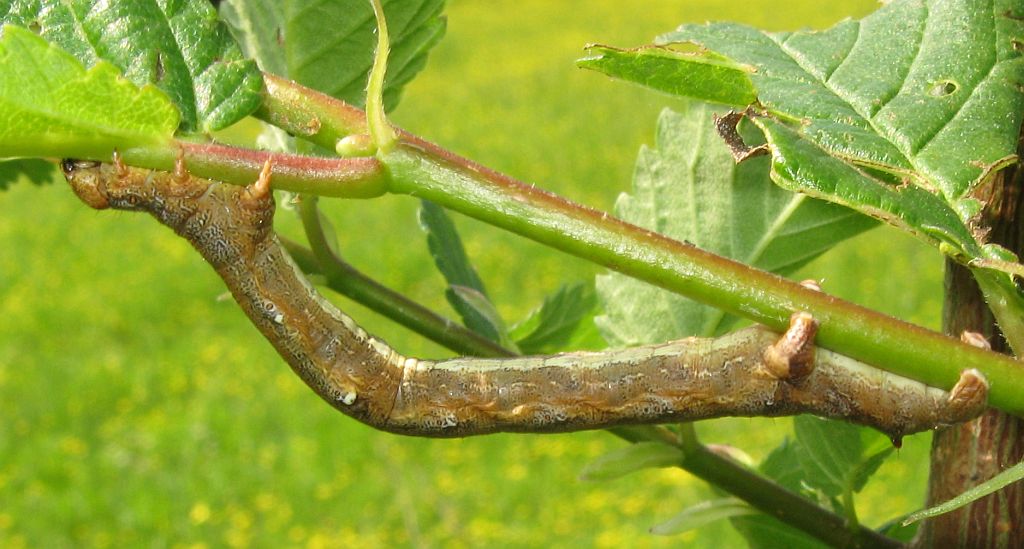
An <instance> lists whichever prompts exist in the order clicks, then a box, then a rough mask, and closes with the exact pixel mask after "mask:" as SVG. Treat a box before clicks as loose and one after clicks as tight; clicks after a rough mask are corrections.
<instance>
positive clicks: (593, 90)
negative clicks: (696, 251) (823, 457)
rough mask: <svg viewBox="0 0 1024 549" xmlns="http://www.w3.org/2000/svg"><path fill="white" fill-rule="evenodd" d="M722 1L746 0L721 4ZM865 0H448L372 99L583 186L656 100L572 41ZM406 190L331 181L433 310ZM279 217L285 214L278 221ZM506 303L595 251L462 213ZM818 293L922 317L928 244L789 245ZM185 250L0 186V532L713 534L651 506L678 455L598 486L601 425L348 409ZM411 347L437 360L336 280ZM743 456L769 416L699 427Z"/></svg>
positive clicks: (850, 8) (118, 216) (533, 172)
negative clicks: (417, 57)
mask: <svg viewBox="0 0 1024 549" xmlns="http://www.w3.org/2000/svg"><path fill="white" fill-rule="evenodd" d="M740 6H742V7H740ZM874 7H875V3H874V2H871V1H867V0H858V1H844V2H831V3H820V2H817V1H812V0H799V1H793V2H787V3H786V6H785V8H781V7H780V5H779V4H778V3H777V2H770V1H767V0H757V1H751V2H746V3H742V4H736V3H732V2H725V1H721V0H706V1H705V0H701V1H697V0H688V1H675V2H669V1H645V2H633V3H629V4H628V6H627V5H625V4H623V3H621V2H612V1H604V0H602V1H594V0H590V1H586V2H583V1H561V2H546V1H539V0H525V1H524V0H520V1H517V2H511V1H504V0H502V1H493V0H489V1H469V0H453V1H451V2H450V6H449V8H448V10H447V12H448V17H449V31H448V36H447V37H446V39H445V41H444V42H443V43H442V44H441V45H440V46H439V47H438V48H437V49H436V50H435V51H434V53H433V54H432V56H431V59H430V62H429V64H428V67H427V69H426V70H425V72H424V73H423V74H422V75H421V76H420V77H419V78H418V79H417V80H416V81H415V82H414V83H413V85H412V86H411V87H410V88H409V89H408V90H407V93H406V94H405V97H404V99H403V101H402V105H401V106H400V108H399V109H398V111H397V112H396V113H394V119H395V120H396V121H397V122H398V123H399V124H400V125H402V126H404V127H405V128H407V129H409V130H411V131H413V132H415V133H418V134H420V135H423V136H425V137H427V138H429V139H431V140H435V141H437V142H439V143H440V144H442V145H444V146H446V147H449V148H451V149H453V150H455V151H457V152H459V153H461V154H464V155H466V156H469V157H470V158H473V159H475V160H478V161H481V162H483V163H484V164H487V165H490V166H492V167H494V168H497V169H500V170H503V171H506V172H508V173H510V174H512V175H515V176H517V177H519V178H521V179H523V180H526V181H530V182H535V183H536V184H538V185H540V186H542V187H545V188H547V189H551V190H553V191H555V192H558V193H560V194H563V195H566V196H569V197H571V198H573V199H575V200H578V201H581V202H584V203H586V204H589V205H592V206H595V207H598V208H602V209H610V208H611V206H612V204H613V202H614V199H615V197H616V196H617V195H618V194H619V193H620V192H624V191H627V190H628V189H629V185H630V174H631V171H632V166H633V160H634V158H635V155H636V151H637V149H638V147H639V146H640V145H641V144H642V143H650V142H651V141H652V140H653V130H654V122H655V118H656V115H657V113H658V112H659V111H660V110H661V109H662V108H664V107H666V106H671V105H672V104H673V102H672V100H671V99H669V98H667V97H664V96H661V95H658V94H654V93H650V92H646V91H644V90H640V89H637V88H633V87H630V86H628V85H626V84H622V83H617V82H612V81H610V80H609V79H607V78H605V77H603V76H600V75H597V74H594V73H588V72H583V71H580V70H577V69H575V68H574V67H573V61H574V60H575V59H576V58H578V57H579V56H580V55H581V53H582V52H581V47H582V46H583V45H584V44H585V43H588V42H602V43H609V44H617V45H624V46H630V45H638V44H641V43H645V42H647V41H649V40H650V39H651V38H652V37H653V36H654V35H656V34H659V33H661V32H665V31H668V30H671V29H672V28H674V27H675V26H676V25H677V24H679V23H682V22H692V21H703V20H708V19H729V20H737V21H741V22H745V23H749V24H753V25H758V26H761V27H764V28H769V29H775V30H782V29H795V28H803V27H814V28H823V27H825V26H828V25H830V24H832V23H834V22H836V21H838V20H839V19H841V18H842V17H844V16H861V15H864V14H866V13H867V12H869V11H870V10H872V9H874ZM415 209H416V204H415V201H413V200H410V199H408V198H404V197H385V198H381V199H375V200H372V201H366V202H356V201H351V202H342V201H334V202H331V203H329V204H328V205H327V210H328V211H329V212H330V213H331V214H332V218H333V220H334V224H335V225H336V227H337V230H338V234H339V237H340V239H341V241H342V247H343V249H344V252H345V255H346V257H347V258H348V259H350V260H351V261H352V262H353V263H354V264H356V265H357V266H359V267H360V268H362V269H364V270H365V271H367V272H369V273H372V274H373V275H374V276H376V277H378V278H379V279H380V280H382V281H384V282H385V283H387V284H388V285H390V286H392V287H395V288H397V289H400V290H402V291H403V292H406V293H408V294H410V295H412V296H414V297H415V298H416V299H418V300H420V301H422V302H424V303H426V304H429V305H431V306H432V307H435V308H436V309H438V310H441V311H443V312H444V313H445V314H452V313H451V311H450V310H448V309H447V307H446V305H445V304H444V300H443V297H442V293H441V292H442V290H443V283H442V280H441V278H440V277H439V276H438V275H437V274H436V273H435V272H434V271H433V269H432V267H430V262H429V258H428V255H427V252H426V246H425V245H424V239H423V237H422V235H421V234H420V232H419V229H418V228H417V225H416V219H415ZM278 217H279V219H278V224H279V228H280V229H281V230H282V231H283V232H286V233H291V234H297V233H295V230H296V228H297V225H296V223H295V220H294V219H293V218H292V216H290V215H289V214H287V213H282V214H281V215H279V216H278ZM457 222H458V223H459V225H460V228H462V230H463V234H464V237H465V239H466V245H467V248H468V250H469V252H470V254H471V256H472V257H473V258H474V261H475V262H476V265H477V266H478V269H479V270H480V273H481V275H482V276H483V278H484V279H485V281H486V283H487V284H488V286H489V289H490V291H491V293H492V295H493V297H494V298H495V301H496V302H497V303H498V306H499V309H500V310H501V312H502V313H503V314H504V315H505V317H506V318H507V319H509V320H512V321H514V320H516V319H519V318H521V317H522V316H523V315H525V314H526V313H527V312H528V311H529V310H530V309H531V308H533V307H534V306H535V305H536V304H537V303H539V301H540V300H541V299H542V297H543V296H544V295H545V294H547V293H549V292H551V291H553V290H554V289H555V288H557V286H558V285H559V284H560V283H561V282H564V281H572V280H581V279H586V278H590V277H592V276H593V275H594V274H596V273H597V272H599V271H598V269H597V268H595V267H593V266H591V265H589V264H587V263H585V262H582V261H579V260H575V259H571V258H567V257H566V256H563V255H561V254H558V253H556V252H553V251H550V250H548V249H545V248H543V247H541V246H539V245H535V244H531V243H529V242H525V241H523V240H521V239H519V238H516V237H513V236H511V235H508V234H505V233H503V232H501V231H498V230H496V229H493V228H490V227H487V226H484V225H482V224H479V223H476V222H473V221H469V220H466V219H463V218H457ZM798 277H814V278H818V279H824V286H825V289H826V290H827V291H829V292H832V293H835V294H838V295H840V296H843V297H846V298H849V299H852V300H854V301H857V302H860V303H863V304H866V305H869V306H872V307H875V308H878V309H881V310H884V311H887V312H890V313H892V314H895V315H897V316H900V317H903V318H906V319H908V320H911V321H914V322H917V323H920V324H924V325H927V326H929V327H937V326H938V323H939V311H940V305H941V303H940V299H941V297H940V296H941V261H940V259H939V258H938V256H937V254H935V253H933V252H932V251H930V250H928V249H925V248H923V247H922V246H920V245H918V244H917V243H915V242H913V241H910V240H909V239H907V238H905V237H903V236H901V235H899V234H897V233H895V232H894V231H891V230H888V229H877V230H874V231H872V232H870V233H868V234H866V235H864V236H862V237H860V238H858V239H856V240H854V241H852V242H849V243H846V244H843V245H841V246H840V247H838V248H837V249H836V250H834V251H832V252H830V253H829V254H828V255H827V256H825V257H823V258H822V259H820V260H818V261H816V262H814V263H813V264H811V265H809V266H807V267H806V268H805V269H804V270H803V271H802V272H801V273H800V274H799V275H798ZM223 294H224V289H223V286H222V284H221V282H220V281H219V280H218V279H217V278H216V276H215V275H214V274H213V272H212V270H211V269H210V268H209V267H208V266H207V265H206V264H204V263H203V262H202V260H201V259H200V258H199V256H198V255H197V254H195V253H194V252H193V251H192V250H191V249H190V248H189V247H188V245H187V244H186V243H185V242H183V241H181V240H179V239H177V238H176V237H174V236H173V235H172V234H171V233H170V232H169V231H167V230H166V229H164V228H162V227H160V226H158V225H157V224H156V223H154V222H153V221H152V220H151V219H149V218H147V217H145V216H141V215H131V214H126V213H97V212H94V211H92V210H89V209H87V208H86V207H84V206H83V205H82V204H80V203H79V202H78V201H77V199H75V198H74V197H73V195H72V194H71V193H70V192H68V189H67V188H66V186H65V185H62V184H58V185H51V186H46V187H43V188H36V187H32V186H30V185H26V184H21V185H15V186H14V187H13V188H12V189H11V190H9V191H8V192H5V193H0V319H2V320H0V546H2V547H9V548H16V547H109V546H116V547H125V546H145V547H220V546H230V547H283V546H295V547H347V546H352V545H356V544H358V545H360V546H365V547H394V546H401V547H481V546H525V547H531V546H532V547H548V546H592V547H621V546H630V547H662V546H665V547H667V546H678V545H679V544H680V543H681V542H688V543H689V544H692V545H693V546H726V545H734V544H735V543H738V542H739V538H738V537H737V536H736V535H735V534H734V533H732V532H731V530H730V529H729V528H728V527H727V526H725V525H718V526H713V527H710V528H708V529H706V530H704V531H702V532H699V533H691V534H687V535H685V536H682V537H676V538H657V537H653V536H650V535H649V534H647V529H648V528H649V527H650V526H651V525H653V524H655V523H658V522H661V521H664V520H666V519H668V518H669V517H671V516H672V515H673V514H675V513H676V512H678V511H680V510H682V509H683V508H685V507H686V506H688V505H690V504H692V503H695V502H697V501H699V500H701V499H703V498H705V497H707V496H708V495H709V494H710V490H709V489H708V488H707V486H706V485H704V484H703V483H702V482H701V481H698V480H695V479H693V478H692V477H690V476H689V475H688V474H686V473H684V472H681V471H677V470H657V471H648V472H644V473H640V474H636V475H633V476H632V477H627V478H625V479H622V480H619V481H615V482H606V483H583V482H580V481H578V480H577V476H578V473H579V471H580V469H581V468H582V467H583V466H584V465H585V464H586V463H588V462H589V461H591V460H592V459H594V458H595V457H597V456H599V455H601V454H603V453H605V452H608V451H610V450H613V449H615V448H618V447H621V446H622V444H623V443H622V442H620V441H618V440H617V439H615V438H613V437H611V436H609V435H606V434H604V433H600V432H593V433H578V434H571V435H557V436H522V435H517V436H512V435H497V436H489V437H481V438H474V439H466V440H444V441H435V440H420V439H411V438H401V437H396V436H393V435H388V434H384V433H378V432H374V431H371V430H370V429H368V428H365V427H363V426H361V425H359V424H356V423H355V422H353V421H351V420H348V419H347V418H345V417H343V416H341V415H339V414H337V413H336V412H334V411H333V410H332V409H330V408H329V407H328V406H326V405H324V404H323V403H322V402H320V401H319V399H318V398H317V397H316V396H315V395H313V393H312V392H310V391H309V390H308V389H306V388H305V387H304V386H303V385H302V384H301V382H300V381H299V380H298V379H297V378H296V377H295V376H294V375H293V374H292V373H291V372H290V370H289V369H288V368H287V367H286V365H285V364H283V362H282V361H281V360H280V359H279V358H278V357H277V356H276V354H275V353H274V352H273V350H272V349H271V347H270V345H269V344H268V343H266V342H265V341H264V340H263V339H262V338H261V337H260V336H259V334H258V333H257V332H256V330H255V329H254V328H253V327H252V326H251V325H249V324H248V323H247V321H246V320H245V319H244V318H243V316H242V315H241V313H240V311H239V310H238V308H237V307H236V306H235V305H234V304H233V303H232V302H230V301H229V300H227V301H226V300H224V299H222V297H223ZM331 298H332V299H334V300H336V301H337V302H338V303H339V305H340V306H341V307H342V309H344V310H346V311H349V312H350V313H351V314H352V315H353V316H354V317H355V318H357V319H358V320H359V321H360V322H361V323H362V324H363V325H364V326H366V327H367V328H368V329H369V330H370V331H371V332H373V333H376V334H379V335H381V336H383V337H384V338H385V339H387V340H388V341H389V342H391V343H392V344H393V345H394V346H395V347H397V348H398V349H399V350H401V351H403V352H405V353H408V354H414V355H417V356H427V357H439V356H446V355H447V353H446V351H445V350H443V349H441V348H439V347H437V346H436V345H432V344H430V343H428V342H424V341H423V340H422V339H420V338H418V337H416V336H415V335H413V334H410V333H409V332H407V331H405V330H403V329H401V328H396V327H395V326H393V325H391V324H390V323H388V322H387V321H386V320H384V319H381V318H380V317H378V316H377V315H375V314H374V313H372V312H370V311H367V310H365V309H363V308H361V307H359V306H356V305H354V304H351V303H349V302H347V301H346V300H344V299H343V298H339V297H337V296H331ZM700 431H701V433H702V436H703V438H704V440H706V441H708V442H718V443H729V444H733V445H736V446H739V447H741V448H743V449H744V450H745V451H747V452H748V453H750V454H751V455H752V456H754V457H755V458H760V457H762V456H764V455H765V453H766V452H767V451H768V450H769V449H771V448H772V447H773V446H774V445H775V444H777V443H778V442H779V441H780V440H781V439H782V438H783V437H784V436H786V435H787V434H789V433H790V422H789V421H788V420H766V419H736V420H720V421H713V422H705V423H702V424H701V425H700ZM928 443H929V437H928V436H927V435H924V436H916V437H911V438H909V439H908V440H907V441H906V446H905V448H904V449H903V450H902V451H901V452H900V453H899V454H897V455H896V456H895V457H894V458H892V459H890V460H889V462H887V463H886V465H884V466H883V467H882V469H881V471H880V472H879V474H878V476H877V480H875V481H874V482H872V483H871V484H869V486H868V488H867V490H865V492H864V493H862V494H861V495H860V496H859V497H858V502H859V506H858V510H859V512H860V514H861V516H862V517H863V519H864V521H865V522H866V523H868V524H871V525H877V524H879V523H880V522H881V521H882V520H884V519H885V518H888V517H892V516H894V515H896V514H898V513H902V512H907V511H910V510H913V509H916V508H917V507H918V506H919V505H920V503H921V501H922V494H923V490H924V481H925V476H926V474H927V463H926V461H925V459H926V454H927V446H928Z"/></svg>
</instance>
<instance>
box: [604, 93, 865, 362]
mask: <svg viewBox="0 0 1024 549" xmlns="http://www.w3.org/2000/svg"><path fill="white" fill-rule="evenodd" d="M713 114H714V111H713V110H712V109H711V108H709V107H706V106H703V105H700V104H697V103H694V104H692V105H690V106H689V108H688V109H687V110H686V111H685V112H684V113H681V114H678V113H675V112H672V111H665V112H664V113H663V114H662V116H661V118H660V119H659V121H658V134H657V144H656V147H655V148H653V149H650V148H644V149H642V150H641V151H640V155H639V158H638V160H637V167H636V171H635V173H634V191H633V193H632V194H631V195H622V196H620V197H619V200H618V201H617V202H616V205H615V213H616V215H618V216H619V217H621V218H623V219H625V220H627V221H630V222H632V223H635V224H638V225H640V226H643V227H646V228H649V229H651V230H654V231H657V232H659V233H662V234H665V235H667V236H670V237H673V238H675V239H677V240H686V241H689V242H691V243H693V244H695V245H697V246H699V247H701V248H703V249H706V250H709V251H712V252H715V253H718V254H721V255H725V256H727V257H731V258H733V259H737V260H740V261H743V262H745V263H748V264H753V265H754V266H757V267H761V268H764V269H767V270H772V271H775V272H780V273H787V272H791V271H793V270H794V269H796V268H798V267H799V266H801V265H803V264H805V263H806V262H807V261H810V260H811V259H813V258H814V257H816V256H818V255H819V254H821V253H822V252H824V251H825V250H827V249H829V248H830V247H832V246H833V245H835V244H836V243H837V242H839V241H841V240H843V239H845V238H848V237H850V236H853V235H855V234H858V233H859V232H861V231H863V230H865V229H867V228H869V227H872V226H874V222H873V221H871V220H870V219H868V218H866V217H864V216H862V215H859V214H857V213H856V212H853V211H851V210H848V209H846V208H842V207H839V206H836V205H833V204H827V203H825V202H820V201H817V200H813V199H810V198H807V197H805V196H802V195H797V194H793V193H790V192H787V191H784V190H782V189H779V188H778V187H776V186H775V185H772V183H771V181H770V180H769V179H768V167H767V165H766V164H767V159H765V158H764V157H760V158H752V159H749V160H747V161H744V162H742V163H740V164H739V165H737V164H736V163H735V161H734V160H733V157H732V154H731V152H730V150H729V148H728V147H727V146H726V145H725V144H724V143H723V142H722V140H721V138H720V137H719V135H718V134H717V132H716V130H715V129H714V124H713V121H712V115H713ZM597 289H598V294H599V295H600V297H601V300H602V302H603V304H604V308H605V316H603V317H598V318H597V323H598V326H599V327H600V328H601V330H602V333H603V335H604V336H605V338H606V339H607V340H608V341H609V343H612V344H616V345H635V344H641V343H651V342H655V341H666V340H670V339H676V338H679V337H683V336H689V335H695V334H699V335H704V334H713V333H716V332H719V331H721V330H722V329H723V328H724V327H725V326H726V324H727V322H726V319H725V318H724V315H723V314H722V313H721V312H719V311H718V310H716V309H714V308H712V307H708V306H704V305H698V304H697V303H695V302H693V301H691V300H688V299H686V298H683V297H680V296H678V295H675V294H672V293H669V292H665V291H663V290H660V289H657V288H654V287H653V286H650V285H647V284H644V283H641V282H638V281H635V280H633V279H630V278H628V277H625V276H623V275H619V274H608V275H602V276H599V277H598V279H597Z"/></svg>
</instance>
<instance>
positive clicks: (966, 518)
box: [917, 169, 1024, 547]
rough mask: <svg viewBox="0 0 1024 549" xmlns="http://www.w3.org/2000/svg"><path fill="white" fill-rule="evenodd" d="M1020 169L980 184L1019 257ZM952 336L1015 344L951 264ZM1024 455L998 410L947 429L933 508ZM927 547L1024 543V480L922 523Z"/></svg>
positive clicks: (993, 223)
mask: <svg viewBox="0 0 1024 549" xmlns="http://www.w3.org/2000/svg"><path fill="white" fill-rule="evenodd" d="M1022 175H1024V174H1022V170H1020V169H1009V170H1006V171H1004V172H1003V173H1002V174H1000V175H999V176H997V177H996V178H995V180H994V181H993V182H992V184H991V186H986V188H984V189H981V190H980V191H981V194H982V196H979V198H982V199H983V200H985V201H986V202H987V203H988V205H987V207H986V209H985V212H984V214H983V215H984V222H985V223H986V224H987V225H988V226H989V227H991V230H992V232H991V241H992V242H995V243H998V244H1001V245H1003V246H1005V247H1006V248H1008V249H1010V250H1012V251H1014V252H1015V253H1017V254H1018V255H1019V254H1020V253H1021V252H1022V251H1024V223H1022V222H1021V219H1020V214H1021V213H1022V212H1024V210H1022V208H1021V207H1022V205H1024V193H1022ZM943 328H944V330H945V331H946V333H950V334H959V333H961V332H963V331H964V330H970V331H972V332H979V333H981V334H983V335H984V336H985V337H986V339H988V341H989V342H990V343H991V344H992V348H993V350H996V351H1000V352H1004V353H1009V346H1008V345H1007V343H1006V340H1005V339H1004V338H1003V336H1002V334H1000V333H999V329H998V327H997V326H996V325H995V322H994V320H993V317H992V313H991V311H990V310H989V308H988V306H987V305H986V304H985V300H984V298H983V296H982V293H981V290H980V289H979V288H978V284H977V283H976V282H975V280H974V278H973V276H972V275H971V273H970V271H968V270H967V269H965V268H963V267H961V266H959V265H957V264H955V263H953V262H951V261H947V262H946V302H945V310H944V314H943ZM1022 458H1024V422H1022V421H1021V419H1019V418H1016V417H1013V416H1010V415H1007V414H1005V413H1003V412H1000V411H997V410H989V411H988V412H986V413H985V414H984V415H982V416H981V417H979V418H977V419H975V420H973V421H970V422H967V423H963V424H960V425H955V426H952V427H948V428H945V429H941V430H939V431H937V432H936V433H935V438H934V439H933V441H932V455H931V474H930V477H929V486H928V503H927V505H928V506H929V507H931V506H934V505H937V504H939V503H942V502H944V501H947V500H949V499H951V498H953V497H955V496H957V495H959V494H961V493H963V492H964V491H965V490H967V489H969V488H971V487H973V486H976V485H978V484H981V483H982V482H985V481H986V480H988V479H990V478H992V477H993V476H995V475H996V474H998V473H999V472H1001V471H1003V470H1004V469H1006V468H1007V467H1010V466H1011V465H1014V464H1016V463H1018V462H1020V461H1021V459H1022ZM917 544H918V545H919V546H924V547H1021V546H1024V484H1021V483H1015V484H1011V485H1010V486H1007V487H1006V488H1004V489H1002V490H1000V491H998V492H996V493H994V494H992V495H989V496H987V497H985V498H982V499H980V500H978V501H976V502H974V503H973V504H971V505H968V506H966V507H962V508H960V509H958V510H956V511H953V512H951V513H947V514H945V515H940V516H938V517H935V518H932V519H930V520H928V521H926V522H925V523H924V525H923V526H922V531H921V533H920V535H919V536H918V539H917Z"/></svg>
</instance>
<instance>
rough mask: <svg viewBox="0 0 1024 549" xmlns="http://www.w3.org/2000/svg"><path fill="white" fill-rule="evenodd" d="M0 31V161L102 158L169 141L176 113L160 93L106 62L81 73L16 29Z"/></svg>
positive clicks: (72, 60) (61, 55) (79, 68)
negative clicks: (119, 150)
mask: <svg viewBox="0 0 1024 549" xmlns="http://www.w3.org/2000/svg"><path fill="white" fill-rule="evenodd" d="M2 32H3V36H2V37H0V157H5V156H7V157H10V156H53V157H63V156H76V157H81V158H109V157H110V155H111V154H112V153H113V151H114V149H115V148H127V147H136V146H144V145H151V144H162V143H164V142H166V141H167V140H169V139H171V138H172V136H173V134H174V130H175V128H176V127H177V125H178V112H177V109H176V108H175V107H174V105H173V104H172V103H171V102H170V101H169V100H168V99H167V96H166V95H164V94H163V93H162V92H161V91H160V90H158V89H156V88H154V87H152V86H143V88H142V89H139V88H137V87H136V86H135V85H134V84H132V83H131V82H129V81H127V80H125V79H123V78H121V76H120V75H119V74H118V70H117V69H116V68H115V67H114V66H113V65H111V64H109V63H105V62H100V63H97V64H96V65H95V66H94V67H92V68H91V69H89V70H85V68H83V67H82V64H81V63H79V62H78V60H76V59H75V58H74V57H72V56H71V55H70V54H68V53H67V52H65V51H63V50H61V49H60V48H58V47H56V46H53V45H50V44H48V43H46V41H45V40H43V39H42V38H40V37H39V36H37V35H36V34H34V33H32V32H31V31H28V30H25V29H23V28H20V27H14V26H11V25H5V26H4V27H3V29H2Z"/></svg>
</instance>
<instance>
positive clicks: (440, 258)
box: [419, 200, 508, 342]
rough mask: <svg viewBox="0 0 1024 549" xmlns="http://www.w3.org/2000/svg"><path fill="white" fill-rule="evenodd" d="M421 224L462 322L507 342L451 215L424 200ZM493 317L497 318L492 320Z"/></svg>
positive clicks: (479, 331)
mask: <svg viewBox="0 0 1024 549" xmlns="http://www.w3.org/2000/svg"><path fill="white" fill-rule="evenodd" d="M419 221H420V228H422V229H423V231H424V232H425V233H427V248H429V250H430V256H431V257H433V258H434V264H435V265H436V266H437V270H438V271H440V272H441V274H442V275H443V276H444V279H445V280H446V281H447V282H448V289H447V290H446V291H445V297H447V298H448V302H449V303H450V304H451V306H452V308H453V309H455V311H456V312H458V313H459V315H460V316H462V323H463V324H465V325H466V327H467V328H469V329H471V330H473V331H474V332H476V333H478V334H480V335H483V336H484V337H487V338H489V339H491V340H492V341H497V342H500V341H502V340H503V339H504V340H506V341H507V340H508V334H507V333H506V332H505V330H504V322H503V321H501V318H500V316H498V313H497V311H496V309H495V307H494V305H493V304H492V303H491V302H490V299H489V298H488V297H487V290H486V289H485V288H484V283H483V281H482V280H480V275H478V274H477V272H476V269H474V268H473V265H472V264H470V262H469V257H468V256H467V255H466V250H465V248H464V247H463V246H462V239H461V238H459V233H458V232H457V231H456V230H455V223H453V222H452V219H451V218H450V217H449V216H448V214H447V212H445V211H444V208H442V207H440V206H438V205H437V204H434V203H433V202H430V201H429V200H421V201H420V211H419ZM491 316H493V317H494V318H489V317H491Z"/></svg>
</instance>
